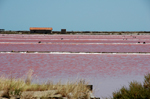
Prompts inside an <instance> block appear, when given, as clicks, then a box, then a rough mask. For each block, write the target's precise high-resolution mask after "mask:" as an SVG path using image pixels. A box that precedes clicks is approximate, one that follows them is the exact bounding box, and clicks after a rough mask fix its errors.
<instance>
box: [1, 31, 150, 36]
mask: <svg viewBox="0 0 150 99" xmlns="http://www.w3.org/2000/svg"><path fill="white" fill-rule="evenodd" d="M0 34H44V33H30V31H11V30H10V31H0ZM50 34H84V35H132V34H133V35H150V31H66V33H61V31H52V33H50Z"/></svg>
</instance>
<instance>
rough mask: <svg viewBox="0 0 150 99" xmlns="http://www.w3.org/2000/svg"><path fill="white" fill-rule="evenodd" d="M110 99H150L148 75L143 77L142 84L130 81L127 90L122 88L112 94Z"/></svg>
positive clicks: (149, 79)
mask: <svg viewBox="0 0 150 99" xmlns="http://www.w3.org/2000/svg"><path fill="white" fill-rule="evenodd" d="M112 99H150V74H147V75H146V76H145V77H144V82H143V84H141V83H139V82H137V81H132V82H130V84H129V87H128V88H127V87H125V86H123V87H122V88H121V89H120V90H119V91H117V92H113V98H112Z"/></svg>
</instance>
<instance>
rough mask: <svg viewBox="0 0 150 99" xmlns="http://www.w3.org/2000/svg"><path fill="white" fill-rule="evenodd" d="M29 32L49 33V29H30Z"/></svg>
mask: <svg viewBox="0 0 150 99" xmlns="http://www.w3.org/2000/svg"><path fill="white" fill-rule="evenodd" d="M30 33H42V34H51V30H30Z"/></svg>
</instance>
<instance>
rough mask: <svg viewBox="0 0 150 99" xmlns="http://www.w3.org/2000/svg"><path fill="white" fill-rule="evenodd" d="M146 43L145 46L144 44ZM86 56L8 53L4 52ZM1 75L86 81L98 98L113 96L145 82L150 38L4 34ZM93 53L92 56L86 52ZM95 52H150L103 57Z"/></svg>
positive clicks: (0, 47) (0, 48)
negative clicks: (128, 87)
mask: <svg viewBox="0 0 150 99" xmlns="http://www.w3.org/2000/svg"><path fill="white" fill-rule="evenodd" d="M39 41H41V43H38V42H39ZM143 42H145V44H143ZM12 50H14V51H50V52H53V51H54V52H84V53H4V52H3V51H12ZM0 51H2V52H1V53H0V74H6V75H10V74H11V75H12V76H16V77H21V76H23V75H25V74H26V73H27V71H28V70H29V69H32V70H34V75H33V76H34V80H33V82H37V81H36V80H35V79H36V78H38V79H39V81H38V82H40V83H41V82H44V81H47V80H52V81H54V82H55V83H56V82H58V81H59V80H60V79H61V80H62V82H63V83H65V82H67V80H69V81H76V80H77V79H80V78H84V79H85V80H86V81H89V84H92V85H93V87H94V95H95V96H97V97H101V98H102V97H106V96H111V95H112V92H113V91H116V90H117V89H119V88H121V86H123V85H125V86H128V84H129V82H130V81H133V80H136V81H139V82H143V80H144V75H145V74H147V73H149V72H150V61H149V59H150V54H148V53H149V52H150V36H149V35H31V34H30V35H25V34H0ZM85 52H92V53H85ZM93 52H133V53H135V52H148V53H146V54H144V53H142V54H140V53H139V54H133V53H131V54H108V53H107V54H106V53H105V54H104V53H103V54H100V53H93Z"/></svg>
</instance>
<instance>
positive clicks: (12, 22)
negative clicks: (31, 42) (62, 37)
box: [0, 0, 150, 31]
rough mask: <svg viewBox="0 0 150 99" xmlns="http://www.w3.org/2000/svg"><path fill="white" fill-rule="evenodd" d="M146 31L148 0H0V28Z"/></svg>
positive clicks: (149, 17)
mask: <svg viewBox="0 0 150 99" xmlns="http://www.w3.org/2000/svg"><path fill="white" fill-rule="evenodd" d="M30 27H52V28H53V30H54V31H60V30H61V29H67V31H150V0H0V29H5V30H29V28H30Z"/></svg>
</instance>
